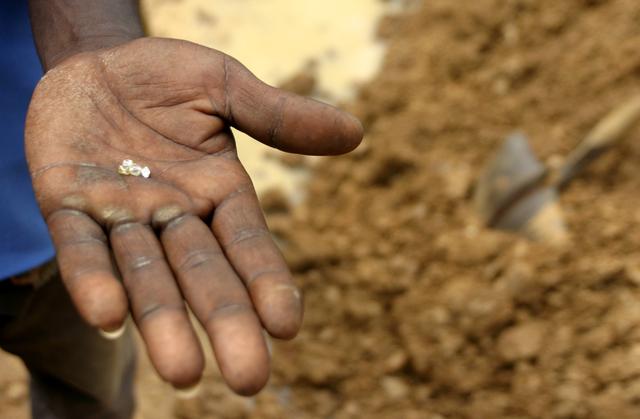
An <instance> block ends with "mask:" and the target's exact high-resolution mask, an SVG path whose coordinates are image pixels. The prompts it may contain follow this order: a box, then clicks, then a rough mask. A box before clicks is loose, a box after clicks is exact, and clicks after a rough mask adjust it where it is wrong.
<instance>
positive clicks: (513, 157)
mask: <svg viewBox="0 0 640 419" xmlns="http://www.w3.org/2000/svg"><path fill="white" fill-rule="evenodd" d="M638 119H640V96H636V97H633V98H632V99H631V100H629V101H627V102H625V103H624V104H623V105H621V106H619V107H617V108H615V109H614V110H613V111H611V112H610V113H609V114H608V115H607V116H605V117H604V118H603V119H602V120H601V121H600V122H599V123H598V124H597V125H596V126H595V127H594V128H593V129H592V130H591V131H590V132H589V134H588V135H587V136H586V137H585V139H584V140H583V141H582V142H581V143H580V144H579V145H578V147H576V148H575V149H574V150H573V151H572V152H571V153H570V154H569V156H567V158H566V160H565V162H564V163H563V164H562V165H561V167H560V168H559V169H558V170H557V171H553V172H552V171H551V170H549V169H548V168H547V167H546V166H545V165H544V164H542V163H541V162H540V161H539V160H538V158H537V157H536V156H535V155H534V153H533V152H532V151H531V148H530V147H529V144H528V141H527V138H526V137H525V136H524V135H523V134H520V133H518V134H513V135H511V136H509V137H508V138H507V140H506V141H505V143H504V144H503V146H502V148H501V149H500V150H499V151H498V153H497V154H496V155H495V156H494V158H493V159H492V160H491V161H490V162H489V164H488V165H487V166H486V168H485V169H484V171H483V172H482V175H481V177H480V179H479V180H478V182H477V184H476V188H475V193H474V206H475V208H476V211H477V212H478V214H479V215H480V217H481V219H482V221H483V222H484V223H485V224H486V225H487V226H488V227H491V228H497V229H501V230H509V231H516V232H520V233H523V234H525V235H527V236H528V237H530V238H532V239H536V240H540V241H546V242H551V243H557V244H562V243H566V242H567V241H568V237H569V233H568V229H567V226H566V223H565V221H564V217H563V213H562V210H561V208H560V205H559V203H558V196H559V193H560V192H561V191H562V189H564V188H565V187H566V186H567V185H568V184H569V183H570V182H571V180H573V179H574V178H575V177H576V176H577V175H579V174H580V173H581V172H582V171H583V170H584V169H585V168H586V167H587V166H588V165H589V164H590V163H592V162H593V161H594V160H596V159H597V158H598V157H599V156H601V155H602V154H603V153H604V152H606V151H607V150H609V149H610V148H611V147H612V146H613V145H615V144H616V143H618V142H619V141H620V140H621V139H622V138H623V137H624V136H625V134H626V133H627V132H628V131H629V130H630V129H631V128H632V127H633V126H634V124H635V123H636V122H637V121H638Z"/></svg>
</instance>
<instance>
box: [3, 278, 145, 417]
mask: <svg viewBox="0 0 640 419" xmlns="http://www.w3.org/2000/svg"><path fill="white" fill-rule="evenodd" d="M45 272H46V271H45ZM0 293H1V294H4V295H11V296H12V297H13V301H15V303H16V304H15V306H14V310H15V311H14V313H11V314H10V313H6V312H7V311H8V310H5V313H4V314H0V347H2V348H3V349H4V350H6V351H8V352H11V353H13V354H15V355H17V356H19V357H20V358H22V360H23V362H24V364H25V366H26V367H27V369H28V370H29V373H30V374H31V406H32V413H33V417H34V418H36V419H91V418H95V419H124V418H130V417H131V416H132V412H133V406H134V402H133V390H132V386H133V373H134V370H135V368H134V362H135V346H134V342H133V337H132V333H130V328H128V329H127V330H128V332H127V333H125V334H124V335H123V336H122V337H121V338H119V339H118V340H115V341H111V340H106V339H105V338H104V337H102V336H101V335H100V334H99V333H98V331H97V330H96V329H94V328H91V327H89V326H88V325H87V324H86V323H85V322H84V321H83V320H82V319H81V318H80V317H79V315H78V313H77V312H76V310H75V308H74V307H73V305H72V303H71V300H70V299H69V296H68V294H67V292H66V289H65V288H64V286H63V284H62V282H61V280H60V277H59V275H58V274H57V270H56V271H54V272H53V275H52V276H51V278H50V279H49V280H48V281H45V282H44V284H43V285H42V286H40V287H39V288H37V289H34V287H32V286H26V285H22V286H17V285H13V284H12V283H11V282H10V281H5V282H2V283H0ZM0 368H1V367H0Z"/></svg>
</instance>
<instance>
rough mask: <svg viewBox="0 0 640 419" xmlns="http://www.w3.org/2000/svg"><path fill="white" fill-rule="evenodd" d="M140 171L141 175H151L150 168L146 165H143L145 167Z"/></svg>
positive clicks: (146, 176)
mask: <svg viewBox="0 0 640 419" xmlns="http://www.w3.org/2000/svg"><path fill="white" fill-rule="evenodd" d="M140 173H141V174H142V176H143V177H145V178H148V177H149V176H151V169H149V168H148V167H147V166H145V167H143V168H142V170H141V171H140Z"/></svg>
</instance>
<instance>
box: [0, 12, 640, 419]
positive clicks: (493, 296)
mask: <svg viewBox="0 0 640 419" xmlns="http://www.w3.org/2000/svg"><path fill="white" fill-rule="evenodd" d="M425 3H426V5H425V7H423V8H422V9H419V10H417V11H415V12H414V13H411V14H408V15H406V16H400V17H394V18H389V19H387V20H386V21H385V22H384V23H383V25H382V26H381V30H380V32H381V36H384V37H385V38H386V39H387V40H388V42H389V53H388V57H387V59H386V62H385V65H384V67H383V69H382V71H381V73H380V75H379V76H378V77H377V78H376V79H375V80H374V81H373V82H372V83H370V84H369V85H367V86H365V87H363V89H362V91H361V93H360V95H359V98H358V100H356V102H355V103H354V104H352V106H351V110H353V111H354V112H355V113H356V114H357V115H358V116H360V117H361V118H362V119H363V121H364V123H365V125H366V129H367V140H366V143H365V145H364V146H363V147H362V148H361V149H360V150H359V151H358V152H356V153H354V154H352V155H350V156H347V157H343V158H339V159H330V160H323V161H321V162H320V163H319V164H318V165H317V166H315V167H314V168H313V169H312V170H313V172H314V176H313V180H312V182H311V184H310V186H309V197H308V200H307V202H306V203H305V204H303V205H302V206H300V207H296V208H294V209H289V208H288V207H287V206H286V205H284V204H283V198H282V197H279V196H278V194H277V193H272V194H270V195H269V197H268V199H266V200H265V203H268V208H267V209H268V213H269V223H270V225H271V227H272V229H273V230H274V232H275V233H276V235H277V236H278V237H279V238H280V240H281V242H282V243H283V248H284V249H285V253H286V256H287V258H288V260H289V261H290V263H291V265H292V267H293V269H294V272H295V273H296V275H297V278H298V279H299V281H300V284H301V285H302V287H303V289H304V290H305V295H306V304H307V312H306V313H307V314H306V321H305V327H304V330H303V331H302V333H301V335H300V336H299V337H298V338H297V339H296V340H294V341H293V342H287V343H278V344H276V345H275V358H274V378H273V380H272V384H271V385H270V387H269V388H268V389H267V391H265V392H264V393H263V394H261V395H260V396H259V397H257V398H255V399H252V400H241V399H239V398H235V397H230V396H229V395H228V392H227V391H226V390H225V389H224V387H223V385H222V384H221V383H220V381H219V379H218V378H216V377H217V376H216V374H215V373H214V372H210V373H207V379H206V383H205V386H204V388H203V393H202V395H201V396H200V397H199V398H198V399H195V400H191V401H188V402H180V403H177V404H176V405H175V409H174V410H171V408H169V411H167V407H166V406H167V400H166V391H165V390H163V389H161V387H160V384H159V383H156V382H155V381H153V380H151V379H150V378H149V377H151V375H152V372H151V371H150V369H149V367H148V366H146V367H145V368H144V369H143V372H142V375H141V384H142V385H141V386H140V387H141V388H140V391H141V393H142V403H143V405H144V406H143V407H144V409H143V413H145V412H146V414H145V417H147V416H148V417H170V416H176V417H182V418H189V419H195V418H214V417H215V418H218V417H219V418H274V419H275V418H295V419H305V418H336V419H347V418H354V419H355V418H421V419H422V418H426V419H436V418H438V419H440V418H478V419H484V418H495V419H506V418H513V419H515V418H616V419H617V418H621V419H623V418H638V417H640V327H639V324H640V288H639V286H640V209H639V208H640V193H639V191H640V138H638V137H639V136H640V130H637V129H636V130H635V131H633V132H632V134H631V135H630V136H629V138H628V139H627V141H625V142H624V144H622V145H621V146H620V147H619V148H618V149H616V150H615V151H613V152H611V153H609V154H608V155H606V157H604V158H603V159H602V161H599V162H598V163H597V164H596V166H595V167H594V168H592V169H591V170H589V171H588V173H586V174H585V175H583V176H582V177H581V178H580V179H579V180H577V181H576V182H575V183H574V184H573V185H572V186H571V187H570V188H569V189H568V190H567V191H566V193H565V194H564V195H563V196H562V207H563V209H564V210H565V215H566V217H567V220H568V223H569V226H570V229H571V232H572V242H571V244H570V245H569V246H567V247H564V248H557V247H555V248H554V247H550V246H546V245H543V244H536V243H531V242H528V241H526V240H524V239H520V238H517V237H514V236H510V235H507V234H503V233H496V232H491V231H487V230H486V229H484V228H482V227H481V226H479V224H478V220H477V218H476V216H475V214H474V213H473V210H472V206H471V202H470V194H471V189H472V186H473V179H474V178H476V177H477V175H478V173H479V171H480V170H481V168H482V165H483V162H485V161H486V160H487V159H488V158H489V156H490V155H491V153H492V151H493V150H495V149H496V148H497V147H498V146H499V144H500V143H501V142H502V140H503V138H504V137H505V136H506V135H507V134H509V133H511V132H513V131H515V130H522V131H523V132H525V133H526V134H528V135H529V136H530V139H531V141H532V144H533V147H534V149H535V151H536V152H537V153H538V155H539V156H541V157H542V158H543V159H544V160H546V161H557V160H558V159H559V158H560V157H561V156H563V155H565V154H566V153H567V152H568V151H569V150H570V149H571V148H572V147H573V146H575V145H576V144H577V143H578V141H579V140H580V139H581V137H582V136H583V135H584V134H585V133H586V132H587V131H588V130H589V128H590V127H591V126H592V125H593V124H594V123H595V122H596V121H597V120H598V119H599V118H600V117H601V116H603V115H604V114H605V113H606V112H607V111H608V110H609V109H611V108H612V107H614V106H615V105H617V104H619V103H621V102H622V101H624V100H625V99H626V98H627V97H629V95H630V94H632V93H634V92H638V91H640V86H639V85H638V83H639V82H640V54H639V53H638V50H639V47H640V3H639V2H637V1H636V0H564V1H557V0H474V1H464V2H463V1H451V0H430V1H429V2H425ZM0 384H1V383H0ZM7 388H9V387H7ZM13 392H14V393H16V396H15V397H17V400H24V394H23V393H24V390H23V389H21V388H18V389H14V390H13ZM18 393H19V394H18ZM7 397H8V396H7ZM3 403H13V404H15V402H8V401H7V399H6V397H5V396H1V397H0V405H6V404H3ZM169 405H171V403H169ZM145 406H146V407H145ZM154 406H155V407H156V410H155V412H157V415H155V414H154V413H153V412H154ZM160 409H162V410H160ZM161 413H162V414H161Z"/></svg>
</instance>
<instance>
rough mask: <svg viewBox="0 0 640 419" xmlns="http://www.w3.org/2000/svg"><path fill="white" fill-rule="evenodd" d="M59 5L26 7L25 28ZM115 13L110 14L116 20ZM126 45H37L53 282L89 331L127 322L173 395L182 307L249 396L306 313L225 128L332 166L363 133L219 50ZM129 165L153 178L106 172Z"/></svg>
mask: <svg viewBox="0 0 640 419" xmlns="http://www.w3.org/2000/svg"><path fill="white" fill-rule="evenodd" d="M69 2H70V3H75V2H74V1H65V0H53V1H51V0H50V1H49V2H43V1H42V0H33V2H32V8H35V9H36V11H35V12H34V13H33V14H34V16H36V19H37V15H38V12H37V10H38V7H45V8H48V7H54V6H56V5H58V6H60V5H63V6H64V3H69ZM34 3H36V4H35V5H34ZM88 3H91V2H88ZM94 3H96V4H97V3H100V2H98V1H97V0H95V1H94ZM78 4H82V3H78ZM96 4H94V6H96ZM122 4H123V9H122V10H120V9H118V7H115V6H113V3H111V5H112V6H113V7H114V9H116V10H120V12H122V13H124V16H125V17H127V18H129V17H130V15H129V14H128V13H126V11H127V10H128V9H127V4H128V3H126V2H122ZM42 10H43V9H40V11H41V12H42ZM47 10H48V11H49V12H52V13H53V12H55V11H53V10H52V9H51V10H49V9H47ZM94 12H95V10H94ZM120 12H118V13H120ZM105 13H106V12H105ZM43 16H46V14H43ZM87 27H91V25H87ZM34 32H35V33H36V39H38V29H37V25H36V24H34ZM45 32H46V31H45ZM129 35H131V34H121V35H114V36H108V37H106V38H101V39H100V40H99V42H98V43H99V44H102V45H106V47H101V48H96V47H95V39H96V38H95V37H94V38H91V37H89V38H87V39H92V41H91V42H90V43H89V44H78V45H76V48H72V49H71V50H69V51H68V52H67V53H64V52H62V53H61V52H59V51H57V50H56V48H55V45H57V44H55V42H54V43H53V44H47V42H44V41H43V42H41V43H39V48H40V51H41V54H43V55H45V57H50V58H49V59H47V58H44V59H43V62H44V63H45V67H46V68H52V69H53V70H52V71H49V72H48V74H47V76H46V77H45V78H44V79H43V80H42V81H41V82H40V84H39V85H38V88H37V89H36V92H35V94H34V97H33V100H32V103H31V106H30V109H29V116H28V119H27V128H26V150H27V158H28V162H29V167H30V170H31V174H32V177H33V184H34V189H35V191H36V196H37V199H38V202H39V204H40V207H41V209H42V213H43V215H44V217H45V219H46V221H47V224H48V226H49V229H50V231H51V235H52V237H53V241H54V245H55V247H56V250H57V258H58V262H59V265H60V270H61V273H62V278H63V280H64V282H65V285H66V286H67V289H68V290H69V293H70V295H71V298H72V300H73V301H74V303H75V305H76V307H77V308H78V311H79V312H80V314H81V315H82V317H83V318H84V319H86V321H87V322H89V323H90V324H91V325H93V326H95V327H96V328H100V329H103V330H114V329H117V328H119V327H120V326H121V325H122V324H123V322H124V321H125V318H126V317H127V315H128V313H129V312H131V313H132V317H133V319H134V321H135V323H136V325H137V327H138V329H139V330H140V333H141V335H142V338H143V340H144V341H145V344H146V346H147V350H148V353H149V356H150V358H151V360H152V362H153V364H154V365H155V367H156V369H157V370H158V373H159V374H160V376H161V377H162V378H163V379H165V380H166V381H168V382H170V383H171V384H172V385H173V386H175V387H177V388H187V387H190V386H192V385H194V384H195V383H197V382H198V381H199V380H200V378H201V375H202V370H203V366H204V357H203V354H202V349H201V347H200V344H199V342H198V340H197V338H196V335H195V332H194V329H193V327H192V325H191V323H190V320H189V317H188V314H187V306H189V307H190V309H191V310H192V311H193V313H194V314H195V316H196V318H197V319H198V321H199V322H200V323H201V324H202V325H203V327H204V329H205V330H206V332H207V334H208V336H209V339H210V342H211V345H212V348H213V350H214V353H215V355H216V359H217V361H218V364H219V366H220V369H221V371H222V374H223V376H224V378H225V380H226V381H227V383H228V384H229V386H230V387H231V388H232V389H233V390H234V391H235V392H237V393H239V394H243V395H251V394H255V393H256V392H258V391H259V390H260V389H261V388H262V387H263V386H264V385H265V384H266V382H267V380H268V376H269V355H268V352H267V346H266V342H265V338H264V335H263V329H265V330H266V331H267V332H268V333H269V334H270V335H272V336H274V337H276V338H280V339H290V338H293V337H294V336H295V335H296V333H297V332H298V330H299V328H300V326H301V322H302V309H303V308H302V299H301V294H300V292H299V290H298V289H297V288H296V286H295V285H294V283H293V281H292V277H291V274H290V272H289V270H288V268H287V266H286V264H285V262H284V260H283V258H282V255H281V253H280V252H279V250H278V248H277V247H276V245H275V244H274V242H273V240H272V238H271V236H270V234H269V232H268V230H267V227H266V224H265V220H264V217H263V215H262V212H261V210H260V207H259V203H258V200H257V197H256V194H255V191H254V189H253V186H252V184H251V180H250V179H249V176H248V175H247V173H246V172H245V170H244V169H243V167H242V165H241V163H240V161H239V160H238V157H237V154H236V149H235V143H234V139H233V136H232V134H231V131H230V129H229V128H230V127H231V126H233V127H236V128H238V129H240V130H242V131H244V132H246V133H247V134H249V135H251V136H252V137H254V138H256V139H257V140H259V141H261V142H263V143H265V144H267V145H269V146H272V147H275V148H278V149H281V150H284V151H288V152H293V153H303V154H313V155H334V154H341V153H344V152H348V151H350V150H352V149H354V148H355V147H356V146H357V145H358V144H359V142H360V140H361V137H362V127H361V125H360V123H359V122H358V121H357V120H356V119H354V118H353V117H351V116H349V115H348V114H345V113H343V112H341V111H339V110H337V109H335V108H333V107H330V106H328V105H325V104H321V103H319V102H315V101H313V100H310V99H307V98H302V97H299V96H296V95H293V94H289V93H286V92H283V91H279V90H277V89H274V88H272V87H269V86H267V85H265V84H263V83H262V82H260V81H259V80H258V79H256V78H255V77H254V76H253V75H252V74H251V73H250V72H249V71H248V70H247V69H246V68H244V67H243V66H242V65H241V64H240V63H239V62H237V61H236V60H234V59H233V58H231V57H229V56H227V55H225V54H223V53H221V52H218V51H215V50H212V49H208V48H205V47H202V46H199V45H196V44H192V43H189V42H185V41H177V40H167V39H152V38H142V39H137V40H133V41H128V40H126V41H125V39H127V38H128V37H129ZM51 36H52V35H50V37H51ZM133 37H135V36H133ZM44 38H46V36H44ZM41 39H42V38H41ZM47 45H48V46H47ZM47 50H49V53H47V52H46V51H47ZM43 51H44V52H43ZM129 158H130V159H133V160H134V161H135V162H136V163H140V164H142V165H145V166H148V167H149V168H150V169H151V177H150V178H149V179H144V178H142V177H132V176H123V175H120V174H118V173H117V168H118V165H119V164H120V163H121V162H122V160H123V159H129Z"/></svg>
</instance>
